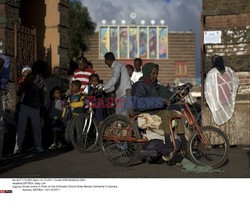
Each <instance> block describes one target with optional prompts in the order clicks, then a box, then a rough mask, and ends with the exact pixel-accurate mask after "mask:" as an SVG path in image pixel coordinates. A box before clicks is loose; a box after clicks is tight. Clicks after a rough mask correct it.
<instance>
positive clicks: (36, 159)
mask: <svg viewBox="0 0 250 205" xmlns="http://www.w3.org/2000/svg"><path fill="white" fill-rule="evenodd" d="M222 169H223V170H224V171H225V172H224V173H200V174H195V173H182V172H181V170H180V167H179V166H177V165H173V166H168V165H167V164H165V163H164V164H147V163H139V162H138V164H136V165H134V166H131V167H117V166H114V165H112V164H111V163H110V162H109V161H107V160H106V159H105V157H104V155H103V153H102V152H101V151H99V152H96V153H89V154H85V153H79V152H78V151H77V150H73V149H67V150H56V151H47V152H45V153H42V154H37V153H34V152H33V151H30V152H28V153H25V154H22V155H18V156H9V157H5V158H4V159H3V161H2V163H1V165H0V177H1V178H9V177H11V178H15V177H25V178H26V177H32V178H33V177H34V178H36V177H38V178H40V177H46V178H49V177H53V178H54V177H65V178H70V177H74V178H75V177H77V178H78V177H79V178H210V177H211V178H225V177H226V178H228V177H229V178H238V177H245V178H249V177H250V149H249V148H243V147H237V148H231V149H230V155H229V160H228V163H227V164H226V165H225V166H224V167H222Z"/></svg>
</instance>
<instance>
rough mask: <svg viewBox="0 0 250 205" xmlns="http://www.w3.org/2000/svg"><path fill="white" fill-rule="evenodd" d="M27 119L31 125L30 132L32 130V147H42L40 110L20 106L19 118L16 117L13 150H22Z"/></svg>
mask: <svg viewBox="0 0 250 205" xmlns="http://www.w3.org/2000/svg"><path fill="white" fill-rule="evenodd" d="M29 118H30V120H31V125H32V130H33V138H34V145H35V147H40V146H42V130H41V119H40V110H39V108H32V107H29V106H26V105H22V104H21V106H20V112H19V117H18V126H17V137H16V147H15V150H17V149H20V150H21V149H22V144H23V141H24V138H25V131H26V128H27V122H28V119H29Z"/></svg>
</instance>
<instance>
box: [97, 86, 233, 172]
mask: <svg viewBox="0 0 250 205" xmlns="http://www.w3.org/2000/svg"><path fill="white" fill-rule="evenodd" d="M190 89H191V85H190V84H187V85H184V86H182V87H181V88H180V89H178V90H177V91H176V92H175V94H174V95H173V96H172V97H176V98H177V99H178V100H179V101H180V102H182V104H183V105H184V108H182V109H181V114H177V116H175V117H172V118H171V119H169V128H170V138H171V142H172V144H173V151H172V153H170V154H172V155H174V154H176V153H177V151H178V150H177V148H176V142H175V136H174V131H173V128H172V122H173V121H174V120H176V119H185V120H186V122H187V123H185V125H186V126H188V128H189V130H193V134H192V136H191V137H190V138H189V140H188V142H187V148H186V149H187V157H188V158H189V159H190V160H191V161H192V162H193V163H195V164H197V165H203V166H205V165H209V166H211V167H214V168H218V167H220V166H222V165H223V164H224V163H225V161H226V160H227V157H228V152H229V147H230V144H229V140H228V138H227V136H226V134H225V133H224V132H222V131H221V130H220V129H218V128H216V127H212V126H202V127H201V126H200V125H199V124H198V122H197V120H196V118H195V116H194V114H193V113H192V111H191V109H190V107H189V106H188V104H187V102H186V100H185V98H184V97H185V96H187V95H189V93H190ZM137 118H138V115H135V116H130V117H126V116H122V115H112V116H110V117H108V118H107V119H106V120H105V121H104V123H103V125H102V127H101V129H100V135H99V143H100V146H101V149H102V151H103V153H104V155H105V157H106V158H107V159H108V160H109V161H110V162H112V163H113V164H115V165H120V166H130V165H132V164H134V162H135V161H136V160H138V157H139V155H140V152H141V150H142V144H143V143H146V142H147V141H148V140H147V139H146V138H143V137H142V135H141V133H140V131H139V128H138V126H137V123H136V120H137ZM182 153H185V152H182Z"/></svg>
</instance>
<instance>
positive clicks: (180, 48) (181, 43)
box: [84, 32, 196, 85]
mask: <svg viewBox="0 0 250 205" xmlns="http://www.w3.org/2000/svg"><path fill="white" fill-rule="evenodd" d="M168 53H169V58H168V59H165V60H156V59H154V60H149V59H143V64H145V63H146V62H149V61H151V62H155V63H157V64H159V66H160V73H159V81H160V83H161V84H165V85H166V84H172V83H174V81H182V82H191V83H193V84H195V69H196V67H195V34H194V33H193V32H169V48H168ZM84 55H85V56H86V57H87V58H88V60H89V61H91V62H92V63H93V65H94V69H95V71H96V72H97V73H98V74H99V75H100V77H101V79H103V80H104V83H107V82H108V81H109V79H110V78H111V70H110V69H109V68H108V67H107V66H106V65H105V63H104V60H103V59H99V34H98V33H96V34H94V35H93V36H92V37H91V38H90V47H89V51H88V52H86V53H85V54H84ZM120 61H121V62H123V63H124V64H128V63H129V64H132V65H133V59H130V60H123V59H121V60H120ZM179 67H181V68H183V70H182V71H180V70H179Z"/></svg>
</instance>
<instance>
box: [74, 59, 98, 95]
mask: <svg viewBox="0 0 250 205" xmlns="http://www.w3.org/2000/svg"><path fill="white" fill-rule="evenodd" d="M87 63H88V60H87V58H85V57H79V58H78V69H77V70H76V71H75V72H74V75H73V78H72V81H76V80H79V81H80V82H81V85H82V86H81V89H80V91H81V92H83V91H84V89H85V87H86V86H87V85H88V84H89V76H91V75H92V74H93V73H94V70H93V69H92V68H90V67H89V66H88V64H87Z"/></svg>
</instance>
